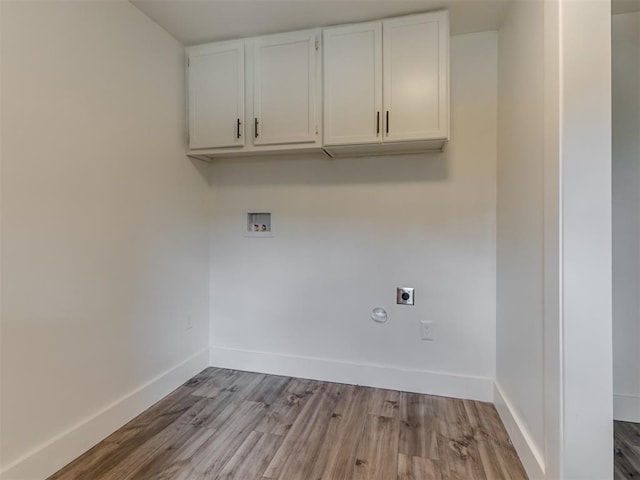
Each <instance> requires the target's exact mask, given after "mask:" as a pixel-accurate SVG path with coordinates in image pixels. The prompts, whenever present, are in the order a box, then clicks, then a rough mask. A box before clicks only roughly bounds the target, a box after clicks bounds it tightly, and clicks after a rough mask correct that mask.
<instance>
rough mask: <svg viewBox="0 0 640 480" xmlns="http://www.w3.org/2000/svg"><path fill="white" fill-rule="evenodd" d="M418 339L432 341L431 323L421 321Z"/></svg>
mask: <svg viewBox="0 0 640 480" xmlns="http://www.w3.org/2000/svg"><path fill="white" fill-rule="evenodd" d="M420 338H421V339H422V340H429V341H433V322H429V321H427V320H422V321H421V322H420Z"/></svg>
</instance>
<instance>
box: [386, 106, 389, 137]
mask: <svg viewBox="0 0 640 480" xmlns="http://www.w3.org/2000/svg"><path fill="white" fill-rule="evenodd" d="M386 124H387V136H388V135H389V110H387V121H386Z"/></svg>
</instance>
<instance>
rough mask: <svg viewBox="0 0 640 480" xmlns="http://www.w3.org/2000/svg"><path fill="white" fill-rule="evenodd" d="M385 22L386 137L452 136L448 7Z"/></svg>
mask: <svg viewBox="0 0 640 480" xmlns="http://www.w3.org/2000/svg"><path fill="white" fill-rule="evenodd" d="M382 25H383V26H382V29H383V35H384V38H383V59H384V65H383V70H384V74H383V77H384V82H383V83H384V87H383V103H384V110H385V115H384V116H385V136H384V140H385V141H387V140H388V141H401V140H422V139H431V138H446V137H448V131H449V118H448V107H449V91H448V73H449V72H448V70H449V62H448V51H449V23H448V14H447V12H446V11H444V12H434V13H426V14H421V15H412V16H409V17H404V18H397V19H391V20H385V21H383V24H382Z"/></svg>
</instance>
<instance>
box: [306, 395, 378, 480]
mask: <svg viewBox="0 0 640 480" xmlns="http://www.w3.org/2000/svg"><path fill="white" fill-rule="evenodd" d="M370 393H371V392H370V389H368V388H364V387H353V386H347V387H346V388H345V391H344V394H343V395H342V397H341V398H340V400H339V401H338V403H337V404H336V407H335V409H334V412H333V414H332V415H331V418H330V419H329V427H328V428H327V433H326V435H325V438H324V441H323V442H322V446H321V447H320V451H319V452H318V455H317V458H316V462H315V464H314V466H313V469H312V470H311V475H310V476H309V478H313V479H317V480H353V478H354V475H355V468H356V460H357V456H356V455H357V448H358V441H359V440H360V438H361V436H362V433H363V430H364V424H365V421H366V416H367V412H366V409H365V408H363V406H364V405H367V404H368V403H369V395H370Z"/></svg>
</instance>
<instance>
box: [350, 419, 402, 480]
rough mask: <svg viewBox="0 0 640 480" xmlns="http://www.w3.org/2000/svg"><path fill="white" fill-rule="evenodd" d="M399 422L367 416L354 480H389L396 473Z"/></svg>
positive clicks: (359, 445)
mask: <svg viewBox="0 0 640 480" xmlns="http://www.w3.org/2000/svg"><path fill="white" fill-rule="evenodd" d="M399 436H400V421H399V419H397V418H392V417H386V416H380V415H368V416H367V419H366V423H365V426H364V431H363V434H362V438H361V439H360V442H359V444H358V450H357V454H356V464H355V465H356V468H355V475H354V477H353V478H354V479H356V480H389V479H391V478H393V477H395V475H396V472H397V471H398V465H397V462H398V453H397V452H398V441H399Z"/></svg>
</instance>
